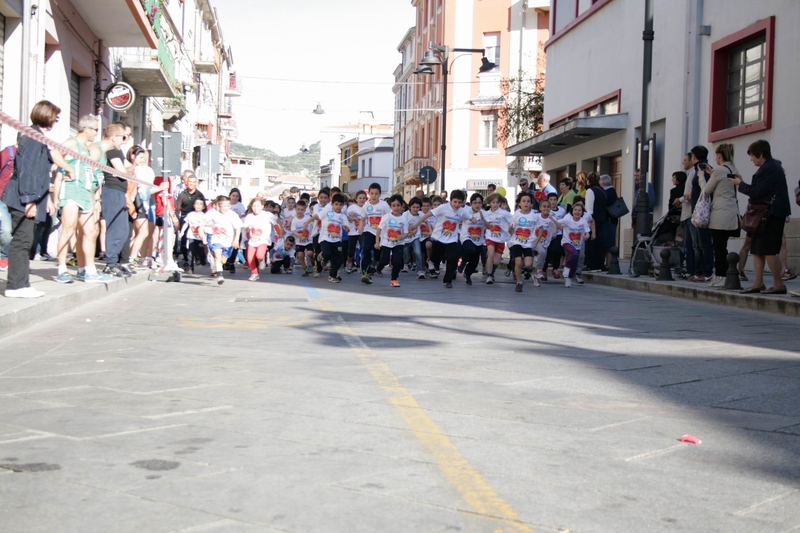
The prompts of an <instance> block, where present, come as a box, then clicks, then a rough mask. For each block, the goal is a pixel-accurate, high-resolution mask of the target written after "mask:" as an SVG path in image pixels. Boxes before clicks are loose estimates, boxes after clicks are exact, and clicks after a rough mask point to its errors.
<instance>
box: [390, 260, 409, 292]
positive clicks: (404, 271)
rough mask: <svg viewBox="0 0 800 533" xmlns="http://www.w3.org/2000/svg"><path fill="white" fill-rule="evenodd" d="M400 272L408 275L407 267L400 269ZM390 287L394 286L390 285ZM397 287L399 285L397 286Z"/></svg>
mask: <svg viewBox="0 0 800 533" xmlns="http://www.w3.org/2000/svg"><path fill="white" fill-rule="evenodd" d="M400 272H403V273H408V265H403V268H402V269H400ZM392 286H394V285H392ZM398 287H399V285H398Z"/></svg>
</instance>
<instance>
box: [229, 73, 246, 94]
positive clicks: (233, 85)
mask: <svg viewBox="0 0 800 533" xmlns="http://www.w3.org/2000/svg"><path fill="white" fill-rule="evenodd" d="M225 96H242V80H240V79H238V78H237V77H236V74H231V75H230V76H228V83H227V84H226V85H225Z"/></svg>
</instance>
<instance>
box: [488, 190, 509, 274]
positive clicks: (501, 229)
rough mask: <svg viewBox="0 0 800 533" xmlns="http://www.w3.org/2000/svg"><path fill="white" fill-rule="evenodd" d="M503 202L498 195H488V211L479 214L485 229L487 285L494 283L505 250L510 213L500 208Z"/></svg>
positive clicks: (501, 197)
mask: <svg viewBox="0 0 800 533" xmlns="http://www.w3.org/2000/svg"><path fill="white" fill-rule="evenodd" d="M503 200H504V198H503V196H502V195H500V194H498V193H493V194H490V195H489V197H488V198H487V199H486V201H487V202H488V203H489V209H488V210H484V211H483V212H482V213H481V217H482V218H483V224H484V226H485V227H486V233H485V235H484V236H485V237H486V264H487V265H488V266H487V271H488V273H489V274H488V275H487V276H486V284H487V285H491V284H492V283H494V274H495V272H496V271H497V267H498V266H499V265H500V260H501V259H502V257H503V252H504V251H505V249H506V241H508V238H509V235H508V227H509V226H510V225H511V213H509V212H508V211H506V210H505V209H502V208H501V207H500V204H501V203H502V202H503Z"/></svg>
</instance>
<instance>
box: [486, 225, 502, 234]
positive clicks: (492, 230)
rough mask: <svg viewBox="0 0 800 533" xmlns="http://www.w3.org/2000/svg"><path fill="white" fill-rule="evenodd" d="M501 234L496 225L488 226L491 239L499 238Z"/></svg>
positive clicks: (499, 228)
mask: <svg viewBox="0 0 800 533" xmlns="http://www.w3.org/2000/svg"><path fill="white" fill-rule="evenodd" d="M502 232H503V230H502V228H501V227H500V226H499V225H497V224H492V225H491V226H489V233H491V234H492V237H499V236H500V234H501V233H502Z"/></svg>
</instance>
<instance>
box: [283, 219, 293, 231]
mask: <svg viewBox="0 0 800 533" xmlns="http://www.w3.org/2000/svg"><path fill="white" fill-rule="evenodd" d="M283 227H285V228H286V229H290V228H291V227H292V219H291V218H287V219H286V220H284V221H283Z"/></svg>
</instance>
